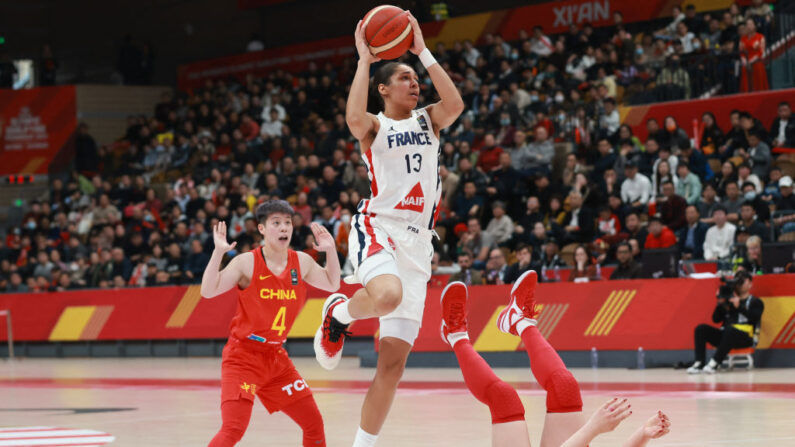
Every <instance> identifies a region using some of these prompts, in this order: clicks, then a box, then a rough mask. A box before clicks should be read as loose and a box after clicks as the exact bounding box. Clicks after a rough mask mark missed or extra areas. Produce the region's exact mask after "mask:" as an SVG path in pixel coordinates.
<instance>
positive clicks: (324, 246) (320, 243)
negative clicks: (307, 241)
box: [309, 222, 337, 252]
mask: <svg viewBox="0 0 795 447" xmlns="http://www.w3.org/2000/svg"><path fill="white" fill-rule="evenodd" d="M309 227H310V228H311V229H312V234H313V235H314V236H315V243H314V244H313V247H312V248H314V249H315V250H317V251H325V252H327V251H329V250H334V249H336V248H337V245H336V244H335V243H334V238H333V237H332V236H331V233H329V232H328V230H327V229H326V227H324V226H323V225H320V224H319V223H317V222H312V224H311V225H310V226H309Z"/></svg>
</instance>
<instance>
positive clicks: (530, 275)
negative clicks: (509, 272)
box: [497, 270, 538, 335]
mask: <svg viewBox="0 0 795 447" xmlns="http://www.w3.org/2000/svg"><path fill="white" fill-rule="evenodd" d="M536 284H538V274H537V273H536V272H535V270H528V271H526V272H525V273H524V274H522V276H520V277H519V279H517V280H516V282H515V283H514V285H513V289H511V301H510V302H508V306H507V307H505V309H503V310H502V312H500V315H499V316H498V317H497V327H498V328H499V329H500V331H502V332H505V333H506V334H512V335H519V334H518V333H517V332H516V323H518V322H519V321H520V320H521V319H522V318H527V319H530V320H533V321H532V322H533V324H535V317H537V316H538V312H537V311H536V300H535V292H536Z"/></svg>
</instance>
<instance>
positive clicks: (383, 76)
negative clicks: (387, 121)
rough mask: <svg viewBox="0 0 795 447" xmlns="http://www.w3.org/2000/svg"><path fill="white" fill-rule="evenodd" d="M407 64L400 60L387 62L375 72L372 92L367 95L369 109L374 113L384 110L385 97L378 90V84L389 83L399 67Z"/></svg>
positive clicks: (371, 85)
mask: <svg viewBox="0 0 795 447" xmlns="http://www.w3.org/2000/svg"><path fill="white" fill-rule="evenodd" d="M401 65H405V64H403V63H400V62H387V63H386V64H383V65H381V66H380V67H378V69H377V70H376V71H375V74H373V77H372V78H371V79H370V92H369V94H368V95H367V111H368V112H370V113H372V114H377V113H378V112H383V111H384V98H383V97H381V93H379V92H378V86H379V85H381V84H384V85H389V83H390V82H392V81H391V79H392V75H393V74H395V72H396V71H397V69H398V67H400V66H401Z"/></svg>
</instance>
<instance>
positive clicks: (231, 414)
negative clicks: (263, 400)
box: [207, 399, 254, 447]
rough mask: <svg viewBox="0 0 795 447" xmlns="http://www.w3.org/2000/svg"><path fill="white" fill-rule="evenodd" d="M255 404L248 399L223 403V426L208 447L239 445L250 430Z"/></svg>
mask: <svg viewBox="0 0 795 447" xmlns="http://www.w3.org/2000/svg"><path fill="white" fill-rule="evenodd" d="M253 405H254V403H253V402H252V401H250V400H247V399H238V400H227V401H226V402H223V403H221V418H222V419H223V421H224V422H223V425H222V426H221V430H219V431H218V433H217V434H216V435H215V437H214V438H213V440H212V441H210V444H209V445H208V446H207V447H231V446H233V445H235V444H237V443H238V442H239V441H240V439H241V438H242V437H243V434H244V433H245V432H246V428H248V421H249V420H250V419H251V407H252V406H253Z"/></svg>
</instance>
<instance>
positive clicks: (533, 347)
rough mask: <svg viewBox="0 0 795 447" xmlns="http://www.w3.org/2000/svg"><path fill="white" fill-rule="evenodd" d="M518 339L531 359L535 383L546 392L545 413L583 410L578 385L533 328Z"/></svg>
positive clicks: (542, 337)
mask: <svg viewBox="0 0 795 447" xmlns="http://www.w3.org/2000/svg"><path fill="white" fill-rule="evenodd" d="M521 337H522V341H523V342H524V347H525V349H526V350H527V355H528V356H529V357H530V369H531V370H532V371H533V375H534V376H535V378H536V381H538V384H539V385H541V386H542V387H543V388H544V389H545V390H547V413H570V412H576V411H582V397H581V396H580V385H579V384H578V383H577V380H576V379H574V376H573V375H572V374H571V372H570V371H569V370H567V369H566V365H565V364H564V363H563V360H561V359H560V356H559V355H558V353H557V352H556V351H555V348H553V347H552V346H550V344H549V342H548V341H547V340H546V339H545V338H544V336H543V335H541V332H539V331H538V328H537V327H535V326H529V327H528V328H526V329H525V330H524V331H523V332H522V334H521Z"/></svg>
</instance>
